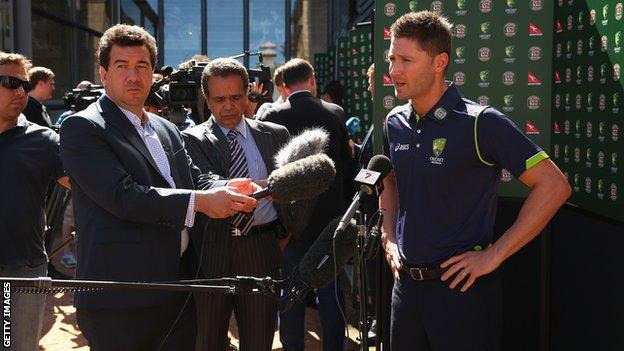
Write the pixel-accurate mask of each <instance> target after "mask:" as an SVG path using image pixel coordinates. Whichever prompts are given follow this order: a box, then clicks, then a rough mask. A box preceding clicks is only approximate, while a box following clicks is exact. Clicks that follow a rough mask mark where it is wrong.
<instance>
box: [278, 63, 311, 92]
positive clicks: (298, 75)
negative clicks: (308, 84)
mask: <svg viewBox="0 0 624 351" xmlns="http://www.w3.org/2000/svg"><path fill="white" fill-rule="evenodd" d="M313 75H314V68H312V65H311V64H310V63H309V62H308V61H306V60H304V59H300V58H294V59H292V60H290V61H288V62H286V63H285V64H284V65H283V66H282V78H283V79H284V84H285V85H286V86H287V87H290V86H292V85H294V84H297V83H302V82H305V81H306V80H308V79H310V77H312V76H313Z"/></svg>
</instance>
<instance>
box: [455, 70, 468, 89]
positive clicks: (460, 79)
mask: <svg viewBox="0 0 624 351" xmlns="http://www.w3.org/2000/svg"><path fill="white" fill-rule="evenodd" d="M453 82H454V83H455V85H457V86H462V85H464V83H465V82H466V74H465V73H464V72H455V74H454V75H453Z"/></svg>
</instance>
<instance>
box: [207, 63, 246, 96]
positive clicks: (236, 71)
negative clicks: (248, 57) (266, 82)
mask: <svg viewBox="0 0 624 351" xmlns="http://www.w3.org/2000/svg"><path fill="white" fill-rule="evenodd" d="M229 75H237V76H239V77H240V79H241V80H242V81H243V89H244V90H245V94H247V87H248V86H249V74H248V73H247V69H245V66H243V64H242V63H240V62H238V61H237V60H235V59H232V58H218V59H215V60H212V61H210V62H208V64H207V65H206V67H204V71H203V72H202V91H203V92H204V96H206V98H208V96H209V94H208V93H209V91H208V81H209V80H210V78H211V77H215V76H217V77H227V76H229Z"/></svg>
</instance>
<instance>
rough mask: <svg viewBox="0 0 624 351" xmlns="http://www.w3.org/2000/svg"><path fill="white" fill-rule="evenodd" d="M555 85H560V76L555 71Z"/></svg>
mask: <svg viewBox="0 0 624 351" xmlns="http://www.w3.org/2000/svg"><path fill="white" fill-rule="evenodd" d="M555 84H561V74H560V73H559V71H555Z"/></svg>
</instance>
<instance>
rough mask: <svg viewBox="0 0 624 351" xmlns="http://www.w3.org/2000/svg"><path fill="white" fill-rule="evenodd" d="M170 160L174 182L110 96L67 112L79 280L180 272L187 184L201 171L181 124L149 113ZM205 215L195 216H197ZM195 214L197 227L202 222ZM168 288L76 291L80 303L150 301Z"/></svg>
mask: <svg viewBox="0 0 624 351" xmlns="http://www.w3.org/2000/svg"><path fill="white" fill-rule="evenodd" d="M148 118H149V123H150V124H151V126H152V127H153V129H154V130H155V131H156V134H157V135H158V138H159V140H160V142H161V143H162V145H163V149H164V151H165V153H166V155H167V158H168V160H169V164H170V168H171V175H172V177H173V180H174V182H175V184H176V188H177V189H171V187H170V186H169V184H168V183H167V181H166V180H165V179H164V178H163V176H162V175H161V174H160V172H159V171H158V168H157V166H156V164H155V162H154V160H153V159H152V157H151V155H150V153H149V151H148V149H147V147H146V146H145V144H144V143H143V140H142V139H141V137H140V136H139V134H138V133H137V131H136V129H135V128H134V126H133V125H132V124H131V123H130V121H129V120H128V119H127V118H126V116H125V115H124V114H123V113H122V112H121V110H120V109H119V108H118V107H117V106H116V105H115V104H114V103H113V102H112V101H111V100H110V99H109V98H108V97H106V96H103V97H102V98H100V99H99V100H98V101H96V102H94V103H93V104H91V105H90V106H89V107H88V108H87V109H85V110H83V111H81V112H78V113H77V114H75V115H73V116H71V117H69V118H68V119H67V120H65V122H64V123H63V125H62V127H61V133H60V134H61V159H62V161H63V165H64V167H65V169H66V171H67V173H68V174H69V176H70V178H71V182H72V193H73V196H72V197H73V201H74V213H75V222H76V233H77V237H78V240H77V256H78V266H77V268H76V279H87V280H114V281H166V280H176V279H177V278H178V269H179V262H180V258H179V254H180V231H181V230H182V229H183V226H184V220H185V216H186V211H187V206H188V203H189V197H190V190H184V189H195V188H196V187H202V188H205V187H208V185H206V184H205V183H203V184H200V183H201V182H202V181H200V179H205V178H203V177H200V171H199V169H197V168H196V167H195V166H194V165H193V164H192V161H191V159H190V157H189V156H188V155H187V152H186V150H185V149H184V144H183V142H182V138H181V136H180V133H179V131H178V130H177V128H176V127H175V126H174V125H173V124H172V123H170V122H168V121H167V120H165V119H163V118H160V117H158V116H156V115H153V114H148ZM199 217H200V216H198V218H199ZM201 225H202V224H201V223H200V222H198V221H196V223H195V226H194V227H201ZM171 298H173V294H171V293H166V292H134V291H133V292H130V291H127V290H126V291H123V290H121V291H110V290H107V291H105V292H84V293H76V295H75V305H76V306H77V307H83V308H128V307H144V306H153V305H157V304H161V303H164V302H165V301H167V300H169V299H171Z"/></svg>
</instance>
